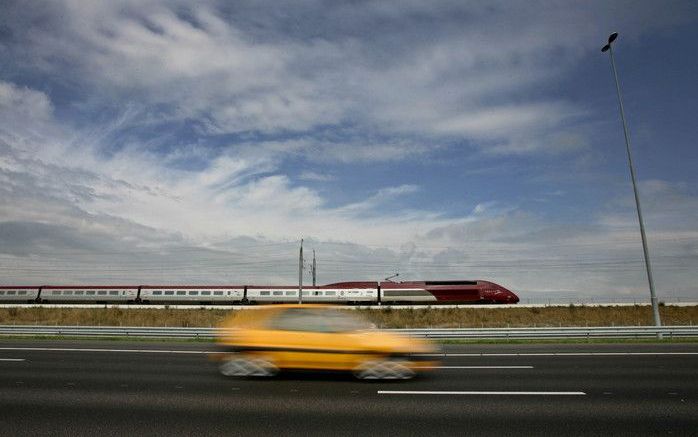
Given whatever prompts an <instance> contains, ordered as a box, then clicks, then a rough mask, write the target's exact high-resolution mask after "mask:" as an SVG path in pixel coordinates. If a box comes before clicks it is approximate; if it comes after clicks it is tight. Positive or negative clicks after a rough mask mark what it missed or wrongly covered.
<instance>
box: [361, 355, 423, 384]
mask: <svg viewBox="0 0 698 437" xmlns="http://www.w3.org/2000/svg"><path fill="white" fill-rule="evenodd" d="M354 376H355V377H356V378H357V379H364V380H372V379H411V378H414V376H415V372H414V370H412V369H410V367H409V366H408V363H407V362H406V361H399V360H371V361H366V362H364V363H362V364H361V365H360V366H359V367H357V368H356V369H354Z"/></svg>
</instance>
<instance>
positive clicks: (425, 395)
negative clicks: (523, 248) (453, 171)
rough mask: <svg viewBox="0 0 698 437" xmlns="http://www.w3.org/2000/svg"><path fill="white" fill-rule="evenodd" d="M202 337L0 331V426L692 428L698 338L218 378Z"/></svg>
mask: <svg viewBox="0 0 698 437" xmlns="http://www.w3.org/2000/svg"><path fill="white" fill-rule="evenodd" d="M211 349H212V344H211V343H205V342H201V343H198V342H139V341H134V342H119V341H86V340H85V341H68V340H63V341H47V340H33V341H31V340H19V339H0V434H1V435H8V436H9V435H11V436H21V435H128V434H131V435H161V436H171V435H277V436H287V435H323V436H327V435H330V436H333V437H334V436H343V435H347V436H348V435H352V436H361V435H396V436H409V435H415V436H418V435H428V436H435V435H445V436H452V435H608V434H613V435H668V434H670V435H697V434H698V414H696V413H698V344H696V343H674V344H672V343H669V344H561V345H529V344H526V345H476V344H473V345H446V346H445V347H444V352H445V354H446V356H445V357H444V358H443V361H442V363H441V366H440V368H437V369H433V370H432V371H431V373H429V374H428V375H425V376H423V377H420V378H417V379H415V380H411V381H400V382H359V381H355V380H353V379H352V378H350V377H348V376H345V375H335V374H320V375H318V374H306V373H292V374H284V375H280V376H279V377H277V378H274V379H268V380H267V379H262V380H260V379H235V378H225V377H223V376H220V375H219V374H218V373H217V371H216V368H215V366H214V365H213V364H212V363H210V362H209V361H208V359H207V351H208V350H211Z"/></svg>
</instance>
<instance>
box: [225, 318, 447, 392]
mask: <svg viewBox="0 0 698 437" xmlns="http://www.w3.org/2000/svg"><path fill="white" fill-rule="evenodd" d="M221 328H222V330H221V332H222V334H221V336H220V337H219V338H218V345H219V347H220V352H219V353H217V354H214V355H212V358H213V359H216V360H219V361H220V366H219V368H220V372H221V373H222V374H223V375H226V376H272V375H275V374H276V373H277V372H278V371H279V370H283V369H312V370H331V371H350V372H353V374H354V375H355V376H356V377H357V378H359V379H409V378H412V377H413V376H414V375H415V373H416V372H417V371H420V370H425V369H428V368H430V367H433V366H435V365H436V364H437V363H436V362H435V359H434V357H433V356H429V354H433V353H434V352H436V350H435V347H434V346H433V345H432V344H431V343H429V342H427V341H424V340H420V339H415V338H408V337H404V336H401V335H397V334H394V333H387V332H381V331H378V330H375V329H371V325H370V324H368V323H367V322H365V321H363V320H362V319H360V318H359V317H358V316H357V315H356V314H355V313H352V311H351V310H346V309H339V308H334V307H329V306H321V305H275V306H269V307H264V308H260V309H254V310H246V311H244V312H242V313H240V314H236V316H235V317H233V318H231V319H229V320H227V321H225V322H224V323H223V325H222V326H221Z"/></svg>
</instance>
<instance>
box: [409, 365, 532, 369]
mask: <svg viewBox="0 0 698 437" xmlns="http://www.w3.org/2000/svg"><path fill="white" fill-rule="evenodd" d="M416 368H417V369H533V366H417V367H416Z"/></svg>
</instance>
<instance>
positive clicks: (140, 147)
mask: <svg viewBox="0 0 698 437" xmlns="http://www.w3.org/2000/svg"><path fill="white" fill-rule="evenodd" d="M2 9H3V13H2V14H1V15H0V282H1V283H4V284H48V283H50V284H68V283H77V284H88V283H100V284H101V283H103V284H115V283H129V284H143V283H195V284H196V283H254V284H265V283H289V284H292V283H294V282H296V281H297V250H298V244H299V240H300V239H301V238H305V248H306V253H308V252H310V251H312V250H313V249H314V250H315V251H316V253H317V259H318V281H319V283H328V282H333V281H340V280H373V279H381V278H384V277H387V276H389V275H392V274H394V273H396V272H399V273H400V278H401V279H404V280H410V279H412V280H416V279H446V278H449V279H455V278H463V279H490V280H492V281H495V282H498V283H500V284H502V285H504V286H507V287H509V288H511V289H512V290H514V291H515V292H517V293H518V294H519V295H520V296H521V297H522V298H523V299H524V301H526V300H531V301H533V300H537V299H538V300H541V299H548V298H553V299H555V298H556V297H558V296H565V297H571V296H573V297H582V298H584V299H591V298H594V299H604V296H605V299H606V300H615V299H631V300H632V299H638V300H643V299H645V300H647V299H648V291H647V281H646V276H645V272H644V263H643V258H642V249H641V243H640V236H639V227H638V222H637V216H636V213H635V207H634V200H633V195H632V187H631V184H630V177H629V172H628V167H627V161H626V155H625V149H624V143H623V133H622V130H621V125H620V120H619V115H618V106H617V99H616V95H615V88H614V84H613V79H612V75H611V70H610V64H609V59H608V56H607V54H602V53H601V52H600V48H601V46H602V45H603V43H604V42H605V39H606V37H607V35H608V34H609V33H610V32H612V31H618V32H620V35H621V36H620V38H619V39H618V41H617V42H616V45H615V55H616V61H617V63H618V67H619V73H620V77H621V82H622V87H623V91H624V97H625V104H626V110H627V114H628V121H629V126H630V129H631V136H632V145H633V151H634V158H635V161H636V167H637V172H638V176H639V183H640V194H641V198H642V202H643V212H644V213H645V220H646V225H647V230H648V237H649V241H650V250H651V256H652V261H653V265H654V269H655V282H656V286H657V290H658V294H659V297H660V299H666V300H671V299H677V298H681V299H692V300H695V299H696V298H698V286H696V282H698V281H697V280H698V189H697V187H698V175H697V172H696V163H697V162H698V148H697V147H696V134H697V133H698V127H697V126H696V114H697V113H698V87H697V86H696V77H698V64H697V63H696V62H695V56H696V53H697V52H698V50H697V49H698V25H697V24H698V23H697V22H698V6H697V4H696V3H695V2H692V1H686V2H656V1H628V2H624V1H607V0H604V1H598V2H594V1H588V2H566V1H543V2H535V1H526V2H512V1H508V0H507V1H502V2H496V1H488V2H468V1H453V2H451V1H439V2H419V1H415V2H411V1H405V0H399V1H398V0H396V1H377V2H361V1H358V2H344V3H342V2H336V1H327V2H324V1H315V0H308V1H298V2H288V3H283V6H281V5H279V3H277V2H264V1H257V0H255V1H250V2H246V1H242V0H241V1H235V2H225V1H220V2H218V1H201V2H196V6H192V3H191V2H188V1H158V0H137V1H136V0H133V1H130V0H123V1H122V0H119V1H116V0H114V1H108V2H84V1H78V0H75V1H71V0H65V1H50V2H48V1H47V2H40V1H36V2H22V1H16V2H15V1H12V0H10V1H7V0H5V1H3V6H2ZM306 276H307V272H306ZM307 277H308V278H309V276H307ZM307 281H309V279H307V280H306V282H307Z"/></svg>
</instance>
